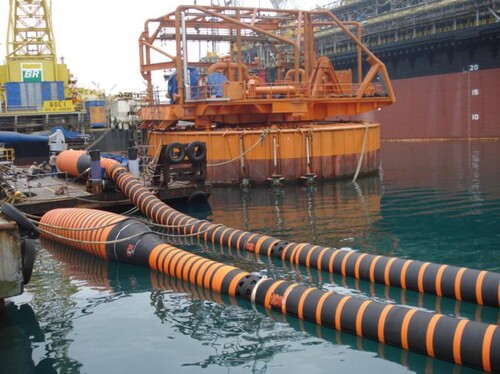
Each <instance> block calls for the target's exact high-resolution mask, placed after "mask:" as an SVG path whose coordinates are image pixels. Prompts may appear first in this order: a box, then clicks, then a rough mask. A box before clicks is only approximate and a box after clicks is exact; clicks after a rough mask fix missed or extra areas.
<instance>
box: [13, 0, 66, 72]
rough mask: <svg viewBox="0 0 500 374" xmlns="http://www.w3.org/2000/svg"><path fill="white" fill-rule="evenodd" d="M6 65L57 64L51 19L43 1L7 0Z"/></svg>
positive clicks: (45, 2) (48, 9) (48, 8)
mask: <svg viewBox="0 0 500 374" xmlns="http://www.w3.org/2000/svg"><path fill="white" fill-rule="evenodd" d="M6 58H7V61H13V60H33V59H36V60H42V59H43V60H50V61H53V62H54V63H55V62H56V46H55V41H54V35H53V32H52V16H51V11H50V7H49V6H48V4H47V1H45V0H10V12H9V24H8V29H7V54H6Z"/></svg>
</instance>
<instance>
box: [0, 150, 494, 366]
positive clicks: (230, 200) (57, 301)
mask: <svg viewBox="0 0 500 374" xmlns="http://www.w3.org/2000/svg"><path fill="white" fill-rule="evenodd" d="M499 160H500V142H496V141H483V142H466V141H457V142H432V143H383V145H382V165H381V171H380V174H379V175H377V176H370V177H362V178H359V179H358V182H357V185H354V184H352V183H349V181H337V182H331V181H330V182H322V183H319V184H317V185H315V186H313V187H303V186H298V185H287V186H286V187H284V188H283V189H280V190H273V189H268V188H263V187H256V188H252V189H250V190H249V191H241V190H239V189H238V188H232V187H227V188H215V189H214V190H213V193H212V195H211V197H210V201H209V203H210V207H207V206H205V207H203V208H193V207H187V206H180V207H178V208H179V209H181V210H183V211H185V212H186V213H188V214H191V215H195V216H197V217H200V218H206V219H209V220H211V221H213V222H217V223H222V224H224V225H226V226H230V227H235V228H241V229H244V230H249V231H255V232H260V233H266V234H269V235H273V236H276V237H279V238H283V239H287V240H293V241H295V242H297V241H299V242H311V243H315V244H319V245H325V246H330V247H347V248H352V249H355V250H360V251H364V252H368V253H372V254H380V255H388V256H397V257H401V258H411V259H416V260H422V261H432V262H438V263H446V264H451V265H455V266H467V267H471V268H477V269H484V270H490V271H496V272H500V244H499V243H500V166H499ZM165 240H167V241H172V242H174V243H175V244H176V245H177V246H178V247H181V248H184V249H187V250H190V251H193V252H195V253H197V254H199V255H202V256H206V257H209V258H211V259H215V260H217V261H221V262H225V263H228V264H231V265H234V266H238V267H240V268H242V269H244V270H246V271H250V272H256V273H259V274H262V275H266V276H269V277H274V278H277V279H286V280H293V281H296V282H299V283H301V284H305V285H310V286H315V287H319V288H321V289H324V290H333V291H335V292H339V293H342V294H351V295H354V296H356V297H361V298H365V299H371V300H376V301H379V302H382V303H391V304H397V305H406V306H408V307H417V308H420V309H421V310H427V311H429V312H434V311H436V310H437V311H439V312H440V313H444V314H447V315H453V316H458V317H460V318H468V319H472V320H476V321H483V322H487V323H493V324H500V311H499V309H497V308H490V307H479V306H476V305H473V304H470V303H466V302H461V303H460V302H455V301H452V300H450V299H446V298H439V297H436V296H432V295H423V294H419V293H417V292H413V291H402V290H400V289H398V288H389V287H386V286H384V285H375V284H370V283H369V282H366V281H358V280H354V279H351V278H346V277H341V276H338V275H331V274H327V273H324V272H318V271H317V270H314V269H305V268H303V267H298V266H295V265H294V266H292V265H290V264H288V263H283V262H282V261H278V260H275V259H268V258H262V257H256V256H255V255H254V254H252V253H246V252H236V251H235V250H231V251H230V250H228V249H227V248H220V247H218V246H213V245H208V244H204V243H196V242H193V241H192V240H190V239H186V238H184V239H178V238H175V239H173V238H165ZM0 313H1V314H0V373H55V372H57V373H262V374H263V373H270V374H271V373H287V374H288V373H307V374H314V373H332V372H335V373H358V372H369V373H408V372H416V373H433V372H435V373H446V372H453V373H474V372H477V371H475V370H473V369H469V368H464V367H460V366H457V365H454V364H452V363H449V362H445V361H441V360H437V359H432V358H429V357H426V356H424V355H420V354H416V353H411V352H407V351H404V350H401V349H399V348H396V347H391V346H389V345H383V344H379V343H377V342H374V341H370V340H368V339H363V338H359V337H356V336H353V335H350V334H347V333H343V332H337V331H334V330H331V329H328V328H323V327H318V326H315V325H313V324H310V323H307V322H303V321H299V320H297V319H295V318H292V317H284V316H282V315H280V314H276V313H272V312H269V311H266V310H264V309H262V308H260V307H252V306H251V305H250V304H249V303H247V302H244V301H242V300H239V299H236V298H231V297H227V296H221V295H218V294H214V293H212V292H209V291H206V290H203V289H201V288H199V287H196V286H193V285H190V284H187V283H185V282H182V281H178V280H175V279H171V278H168V277H167V276H165V275H163V274H158V273H156V272H154V271H151V270H149V269H145V268H140V267H134V266H131V265H123V264H116V263H106V262H103V261H101V260H99V259H97V258H93V257H90V256H88V255H85V254H82V253H79V252H77V251H76V250H73V249H71V248H68V247H64V246H60V245H56V244H54V243H51V242H46V241H42V242H41V243H39V247H38V253H37V260H36V264H35V270H34V274H33V278H32V281H31V283H30V284H29V285H28V286H27V287H26V292H25V293H24V294H23V295H21V296H18V297H15V298H12V299H10V300H7V305H6V308H5V309H4V310H3V311H2V312H0Z"/></svg>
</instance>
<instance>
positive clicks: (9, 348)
mask: <svg viewBox="0 0 500 374" xmlns="http://www.w3.org/2000/svg"><path fill="white" fill-rule="evenodd" d="M43 342H45V334H44V332H43V331H42V329H41V328H40V325H39V323H38V321H37V318H36V316H35V313H34V312H33V308H32V307H31V306H30V305H29V304H22V305H16V304H14V303H12V302H7V304H6V305H5V306H4V307H3V308H0V373H56V372H57V371H56V370H55V368H54V363H55V360H54V359H53V358H49V357H47V358H44V359H42V360H40V361H39V362H38V363H37V364H36V365H35V362H34V361H33V358H32V353H33V348H32V346H33V345H36V344H39V343H43Z"/></svg>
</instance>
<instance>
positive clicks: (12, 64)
mask: <svg viewBox="0 0 500 374" xmlns="http://www.w3.org/2000/svg"><path fill="white" fill-rule="evenodd" d="M9 5H10V9H9V18H8V25H7V40H6V54H5V64H3V65H0V129H1V130H16V131H18V130H20V131H24V130H29V129H33V128H40V127H41V128H44V127H45V126H46V125H56V124H57V125H61V124H69V125H72V126H77V125H80V124H81V123H82V121H83V119H84V115H85V113H84V108H83V104H82V103H81V101H80V100H79V99H77V89H76V87H75V85H76V79H74V77H73V76H72V74H71V73H70V71H69V69H68V67H67V66H66V64H65V63H64V62H63V61H61V62H58V60H57V54H56V43H55V39H54V34H53V29H52V12H51V7H50V2H49V1H48V0H10V3H9ZM61 60H62V59H61Z"/></svg>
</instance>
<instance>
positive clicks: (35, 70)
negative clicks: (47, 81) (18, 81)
mask: <svg viewBox="0 0 500 374" xmlns="http://www.w3.org/2000/svg"><path fill="white" fill-rule="evenodd" d="M21 75H22V81H23V82H41V81H42V65H41V64H39V63H32V64H23V65H22V67H21Z"/></svg>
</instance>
